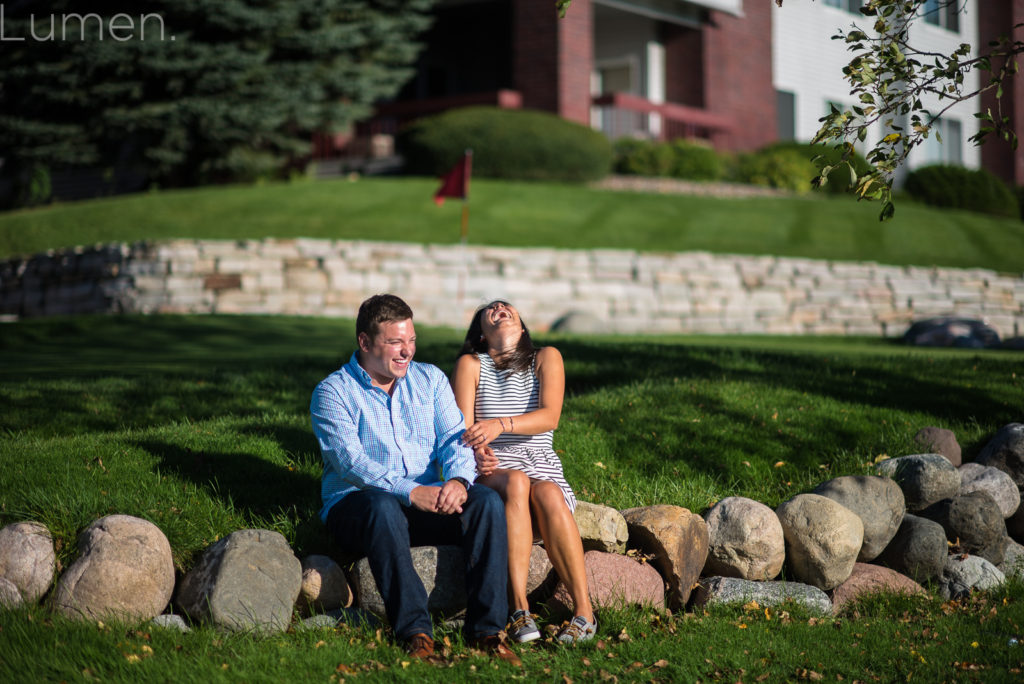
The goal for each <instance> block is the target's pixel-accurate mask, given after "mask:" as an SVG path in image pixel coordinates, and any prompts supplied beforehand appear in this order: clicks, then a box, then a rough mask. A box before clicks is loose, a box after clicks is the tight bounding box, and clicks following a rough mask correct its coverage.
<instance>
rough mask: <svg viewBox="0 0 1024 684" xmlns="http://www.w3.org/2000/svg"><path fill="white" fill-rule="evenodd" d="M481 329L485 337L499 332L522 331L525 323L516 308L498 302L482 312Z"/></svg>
mask: <svg viewBox="0 0 1024 684" xmlns="http://www.w3.org/2000/svg"><path fill="white" fill-rule="evenodd" d="M480 328H481V330H482V331H483V334H484V337H487V336H488V335H490V334H491V333H494V332H497V331H499V330H502V329H503V328H505V329H509V328H510V329H513V330H522V329H523V322H522V320H521V319H520V318H519V312H518V311H517V310H516V308H515V307H514V306H512V305H511V304H509V303H508V302H505V301H502V300H500V299H499V300H496V301H493V302H491V303H490V304H488V305H487V306H485V307H484V309H483V310H482V311H481V312H480Z"/></svg>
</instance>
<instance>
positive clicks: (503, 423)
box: [498, 416, 511, 432]
mask: <svg viewBox="0 0 1024 684" xmlns="http://www.w3.org/2000/svg"><path fill="white" fill-rule="evenodd" d="M509 420H511V418H510V419H509ZM498 424H499V425H501V431H502V432H506V430H505V421H504V420H502V419H501V417H500V416H499V417H498Z"/></svg>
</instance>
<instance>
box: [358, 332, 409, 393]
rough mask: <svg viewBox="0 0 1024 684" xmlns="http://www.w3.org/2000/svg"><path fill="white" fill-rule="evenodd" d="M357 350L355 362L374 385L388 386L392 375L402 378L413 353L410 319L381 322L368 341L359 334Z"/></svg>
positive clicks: (363, 334) (364, 334)
mask: <svg viewBox="0 0 1024 684" xmlns="http://www.w3.org/2000/svg"><path fill="white" fill-rule="evenodd" d="M359 351H360V354H359V365H360V366H362V367H363V369H364V370H365V371H366V372H367V373H369V374H370V377H371V378H372V379H373V381H374V383H375V384H378V385H390V384H391V383H392V382H394V380H395V378H402V377H405V374H406V372H408V370H409V362H410V361H412V357H413V355H414V354H415V353H416V329H415V328H414V327H413V325H412V319H411V318H407V319H405V320H404V321H390V322H386V323H381V324H380V326H379V328H378V329H377V335H376V336H375V337H374V338H373V339H372V340H371V339H370V336H369V335H367V334H366V333H360V335H359Z"/></svg>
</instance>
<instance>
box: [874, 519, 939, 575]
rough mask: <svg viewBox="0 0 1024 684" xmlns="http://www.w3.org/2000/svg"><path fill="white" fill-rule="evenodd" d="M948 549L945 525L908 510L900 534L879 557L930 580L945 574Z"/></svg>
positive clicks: (895, 568) (897, 569)
mask: <svg viewBox="0 0 1024 684" xmlns="http://www.w3.org/2000/svg"><path fill="white" fill-rule="evenodd" d="M947 549H948V544H947V543H946V531H945V530H943V529H942V525H940V524H939V523H937V522H935V521H934V520H928V519H927V518H922V517H919V516H916V515H912V514H910V513H907V514H906V515H905V516H903V522H902V523H901V524H900V529H898V530H896V536H895V537H893V538H892V541H891V542H889V545H888V546H886V547H885V549H884V550H883V551H882V553H880V554H878V558H876V559H875V561H876V562H878V563H881V564H882V565H885V566H888V567H890V568H892V569H893V570H896V571H897V572H900V573H903V574H904V575H907V576H908V577H910V578H911V579H914V580H916V581H918V582H927V581H929V580H932V579H935V578H936V577H938V576H939V575H941V574H942V569H943V568H944V567H945V566H946V556H947V555H948V553H947Z"/></svg>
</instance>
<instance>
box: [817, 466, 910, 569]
mask: <svg viewBox="0 0 1024 684" xmlns="http://www.w3.org/2000/svg"><path fill="white" fill-rule="evenodd" d="M813 493H814V494H820V495H821V496H824V497H827V498H829V499H832V500H833V501H835V502H836V503H838V504H841V505H843V506H845V507H846V508H848V509H850V510H851V511H853V512H854V513H856V514H857V517H859V518H860V521H861V523H863V524H864V543H863V544H862V545H861V547H860V553H859V554H857V560H858V561H860V562H862V563H865V562H867V561H871V560H874V559H875V558H877V557H878V554H880V553H882V549H884V548H885V547H886V546H888V545H889V542H890V541H892V538H893V537H894V536H895V535H896V530H898V529H899V528H900V523H901V522H903V515H904V514H905V513H906V512H907V506H906V502H905V501H904V499H903V490H901V489H900V487H899V485H898V484H896V482H895V481H893V480H891V479H889V478H887V477H876V476H872V475H846V476H844V477H837V478H835V479H832V480H829V481H827V482H822V483H821V484H820V485H818V486H817V487H816V488H815V489H814V492H813Z"/></svg>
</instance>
